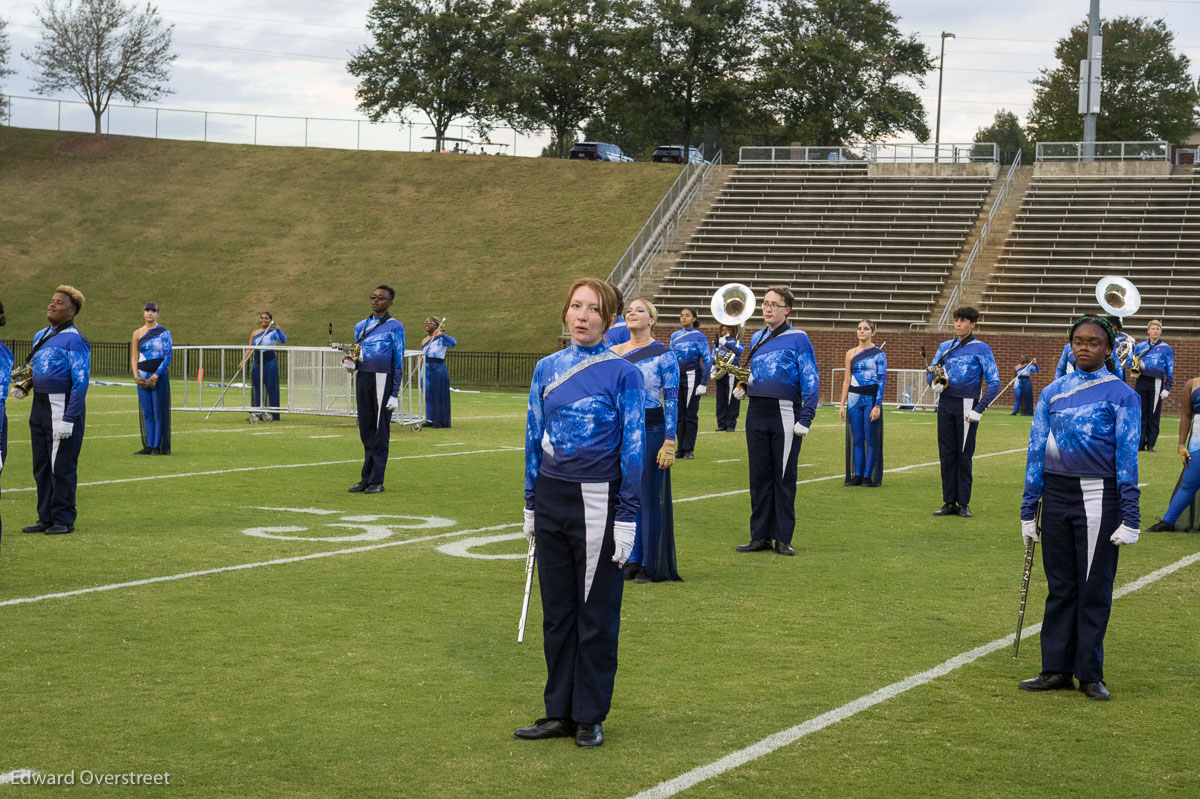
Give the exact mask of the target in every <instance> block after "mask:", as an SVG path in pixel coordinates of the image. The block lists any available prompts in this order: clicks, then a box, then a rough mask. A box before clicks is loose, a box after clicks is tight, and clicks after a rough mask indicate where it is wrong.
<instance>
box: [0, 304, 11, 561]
mask: <svg viewBox="0 0 1200 799" xmlns="http://www.w3.org/2000/svg"><path fill="white" fill-rule="evenodd" d="M5 322H6V320H5V318H4V303H2V302H0V327H4V325H5ZM12 370H13V354H12V350H10V349H9V348H8V346H7V345H6V344H5V343H4V342H3V341H0V475H2V474H4V462H5V461H6V460H8V415H7V413H6V412H5V410H4V403H5V400H6V399H7V398H8V384H9V381H11V380H12ZM3 537H4V523H3V521H2V520H0V538H3Z"/></svg>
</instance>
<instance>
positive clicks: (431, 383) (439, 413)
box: [421, 316, 458, 427]
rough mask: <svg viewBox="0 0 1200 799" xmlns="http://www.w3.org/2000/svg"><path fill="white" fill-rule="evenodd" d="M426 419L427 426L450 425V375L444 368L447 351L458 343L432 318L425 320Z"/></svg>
mask: <svg viewBox="0 0 1200 799" xmlns="http://www.w3.org/2000/svg"><path fill="white" fill-rule="evenodd" d="M425 332H426V334H427V335H426V336H425V338H423V339H421V351H422V352H423V353H425V419H426V420H427V423H428V425H429V426H430V427H449V426H450V372H449V370H447V369H446V350H447V349H449V348H450V347H457V346H458V342H457V341H455V340H454V339H453V338H451V337H450V336H448V335H446V331H444V330H442V326H441V324H439V323H438V320H437V319H435V318H434V317H432V316H426V317H425Z"/></svg>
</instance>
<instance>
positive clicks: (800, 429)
mask: <svg viewBox="0 0 1200 799" xmlns="http://www.w3.org/2000/svg"><path fill="white" fill-rule="evenodd" d="M792 432H794V433H795V434H796V435H798V436H806V435H808V428H807V427H805V426H804V425H802V424H800V423H799V422H796V424H794V425H792Z"/></svg>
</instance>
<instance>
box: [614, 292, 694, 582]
mask: <svg viewBox="0 0 1200 799" xmlns="http://www.w3.org/2000/svg"><path fill="white" fill-rule="evenodd" d="M657 321H658V309H657V308H655V307H654V304H653V303H651V302H650V301H649V300H644V299H640V298H639V299H636V300H634V301H633V302H631V303H630V304H629V309H628V310H627V311H626V312H625V322H626V324H627V326H628V328H629V335H630V339H629V341H628V342H626V343H625V344H621V345H619V346H617V347H614V348H613V352H615V353H616V354H617V355H620V356H621V357H622V358H624V359H625V360H627V361H629V362H630V363H631V364H633V365H634V366H636V367H637V368H638V370H639V371H640V372H641V373H642V382H643V384H644V385H645V394H646V398H645V408H646V462H645V463H644V464H643V465H642V486H641V502H640V504H641V510H640V512H639V513H638V519H637V538H636V540H635V541H634V544H633V553H632V554H631V555H630V556H629V560H628V561H627V562H626V564H625V579H626V580H633V581H634V582H638V583H649V582H656V583H657V582H661V581H663V580H681V579H683V578H682V577H680V576H679V572H678V570H677V569H676V567H675V520H674V514H673V510H672V506H671V465H672V464H674V463H675V417H676V414H677V413H678V408H679V363H678V361H676V360H675V353H673V352H671V351H670V350H669V349H667V347H666V345H664V344H661V343H659V342H657V341H655V340H654V339H653V338H651V336H650V333H651V330H652V329H653V327H654V323H655V322H657Z"/></svg>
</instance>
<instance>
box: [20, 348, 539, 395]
mask: <svg viewBox="0 0 1200 799" xmlns="http://www.w3.org/2000/svg"><path fill="white" fill-rule="evenodd" d="M91 345H92V374H93V375H96V376H100V377H117V376H129V364H130V360H129V359H130V352H129V348H130V343H129V342H128V341H124V342H119V343H118V342H111V341H93V342H91ZM8 347H9V349H11V350H12V352H13V356H14V358H15V360H16V363H17V364H22V363H25V359H26V358H28V357H29V351H30V349H32V347H33V343H32V342H30V341H9V342H8ZM544 357H545V354H541V355H539V354H538V353H534V352H470V351H466V350H464V351H461V352H460V351H458V350H450V351H449V352H447V353H446V368H447V369H448V370H449V372H450V383H451V384H452V385H456V386H497V387H527V386H528V385H529V384H530V382H532V380H533V367H534V366H536V365H537V362H538V361H539V360H541V359H542V358H544ZM240 360H241V357H240V353H238V352H236V351H232V350H230V351H224V352H221V351H216V350H213V351H211V352H205V353H204V363H203V366H204V371H205V373H206V374H209V375H212V376H213V377H214V378H215V377H217V376H219V375H220V374H222V372H221V369H222V367H224V369H225V372H224V374H225V375H226V376H227V377H232V376H233V373H234V372H235V371H237V367H238V363H239V362H240ZM222 361H224V363H222ZM194 367H195V364H193V368H194ZM175 368H176V367H175V364H174V363H172V370H171V371H172V373H174V371H175Z"/></svg>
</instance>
